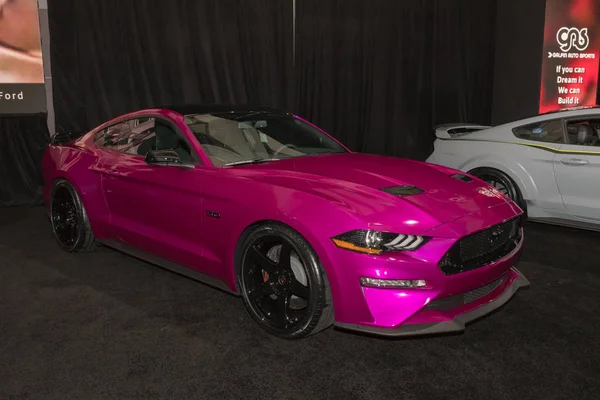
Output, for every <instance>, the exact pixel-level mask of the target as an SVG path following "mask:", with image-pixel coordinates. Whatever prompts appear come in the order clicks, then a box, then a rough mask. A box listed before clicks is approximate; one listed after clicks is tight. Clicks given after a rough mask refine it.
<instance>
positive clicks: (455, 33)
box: [296, 0, 496, 159]
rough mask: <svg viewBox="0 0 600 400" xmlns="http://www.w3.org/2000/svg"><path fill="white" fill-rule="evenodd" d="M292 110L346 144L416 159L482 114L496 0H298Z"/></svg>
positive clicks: (486, 112)
mask: <svg viewBox="0 0 600 400" xmlns="http://www.w3.org/2000/svg"><path fill="white" fill-rule="evenodd" d="M297 5H298V9H297V15H298V17H297V58H296V63H297V64H296V65H297V70H298V79H297V93H298V108H299V112H300V113H301V114H305V115H307V116H309V117H310V118H312V119H313V120H314V121H315V123H317V124H318V125H320V126H322V127H323V128H324V129H326V130H329V131H331V132H332V133H334V134H335V136H336V137H338V138H339V139H341V140H342V141H343V142H345V143H346V144H348V145H349V146H350V147H351V148H352V149H354V150H358V151H363V152H370V153H380V154H388V155H394V156H401V157H409V158H415V159H424V158H426V157H427V156H428V155H429V154H430V153H431V151H432V150H433V146H432V145H433V140H434V137H433V127H434V125H436V124H440V123H447V122H465V121H468V122H478V123H488V122H489V119H490V114H491V99H492V82H493V66H494V29H495V27H494V22H495V12H496V1H495V0H478V1H473V0H412V1H399V0H370V1H365V0H297Z"/></svg>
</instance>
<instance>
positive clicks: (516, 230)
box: [439, 217, 523, 275]
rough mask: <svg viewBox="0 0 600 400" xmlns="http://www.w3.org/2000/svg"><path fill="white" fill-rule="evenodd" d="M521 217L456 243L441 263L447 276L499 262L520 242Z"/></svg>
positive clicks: (440, 265) (441, 267)
mask: <svg viewBox="0 0 600 400" xmlns="http://www.w3.org/2000/svg"><path fill="white" fill-rule="evenodd" d="M522 223H523V219H522V218H521V217H517V218H513V219H510V220H508V221H505V222H503V223H501V224H498V225H494V226H492V227H490V228H487V229H484V230H482V231H479V232H475V233H473V234H471V235H469V236H465V237H464V238H462V239H460V240H459V241H457V242H456V243H455V244H454V246H452V247H451V248H450V250H448V252H447V253H446V255H445V256H444V257H443V258H442V260H441V261H440V263H439V267H440V269H441V270H442V272H443V273H444V274H446V275H454V274H458V273H461V272H465V271H470V270H473V269H476V268H479V267H483V266H485V265H488V264H491V263H493V262H495V261H498V260H499V259H501V258H502V257H504V256H506V255H507V254H509V253H510V252H511V251H513V250H514V249H515V248H516V247H517V246H518V244H519V242H520V241H521V236H522Z"/></svg>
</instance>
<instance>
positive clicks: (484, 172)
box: [469, 167, 527, 212]
mask: <svg viewBox="0 0 600 400" xmlns="http://www.w3.org/2000/svg"><path fill="white" fill-rule="evenodd" d="M469 174H471V175H473V176H476V177H477V178H479V179H481V180H482V181H484V182H486V183H487V184H489V185H490V186H493V187H494V188H496V189H497V190H499V191H500V192H502V193H503V194H504V195H506V196H508V197H509V198H510V199H511V200H512V201H514V202H515V203H517V205H518V206H519V207H521V209H522V210H523V211H524V212H527V204H526V203H525V200H524V199H523V195H522V193H521V190H519V187H518V186H517V184H516V183H515V181H513V180H512V179H511V178H510V176H508V175H506V174H505V173H504V172H502V171H500V170H497V169H495V168H485V167H483V168H475V169H474V170H471V171H469Z"/></svg>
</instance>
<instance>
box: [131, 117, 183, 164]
mask: <svg viewBox="0 0 600 400" xmlns="http://www.w3.org/2000/svg"><path fill="white" fill-rule="evenodd" d="M152 150H174V151H176V152H177V153H178V154H179V157H180V158H181V160H182V161H183V162H192V161H194V157H193V155H192V150H191V149H190V147H189V145H188V144H187V142H186V141H185V140H184V139H183V138H182V137H181V136H179V135H178V134H177V132H176V131H175V129H174V128H173V127H172V126H171V125H170V124H168V123H166V122H163V121H161V120H160V119H158V120H157V119H154V118H149V119H148V118H145V119H144V120H140V121H138V124H137V126H135V127H133V128H132V129H131V133H130V135H129V136H128V138H127V146H126V147H124V148H123V149H122V150H121V151H123V152H124V153H127V154H132V155H137V156H146V155H147V154H148V152H150V151H152Z"/></svg>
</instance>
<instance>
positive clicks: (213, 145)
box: [185, 113, 347, 167]
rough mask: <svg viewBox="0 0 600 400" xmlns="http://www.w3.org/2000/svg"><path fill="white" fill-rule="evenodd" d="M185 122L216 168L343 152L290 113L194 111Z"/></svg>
mask: <svg viewBox="0 0 600 400" xmlns="http://www.w3.org/2000/svg"><path fill="white" fill-rule="evenodd" d="M185 121H186V124H187V125H188V127H189V128H190V130H191V131H192V132H193V133H194V136H196V139H197V140H198V142H200V145H201V146H202V148H203V149H204V151H205V152H206V154H207V155H208V157H209V158H210V160H211V162H212V163H213V165H215V166H218V167H221V166H228V165H239V164H245V163H254V162H268V161H273V160H281V159H284V158H294V157H302V156H312V155H318V154H333V153H345V152H347V150H346V149H344V148H343V147H342V146H340V144H338V143H337V142H336V141H335V140H333V139H331V138H330V137H329V136H327V135H325V134H324V133H322V132H321V131H319V130H318V129H316V128H315V127H313V126H311V125H310V124H307V123H306V122H303V121H301V120H299V119H297V118H295V117H294V116H292V115H282V114H269V113H253V114H249V115H246V116H243V115H240V114H234V113H227V114H201V115H200V114H198V115H186V117H185Z"/></svg>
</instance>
